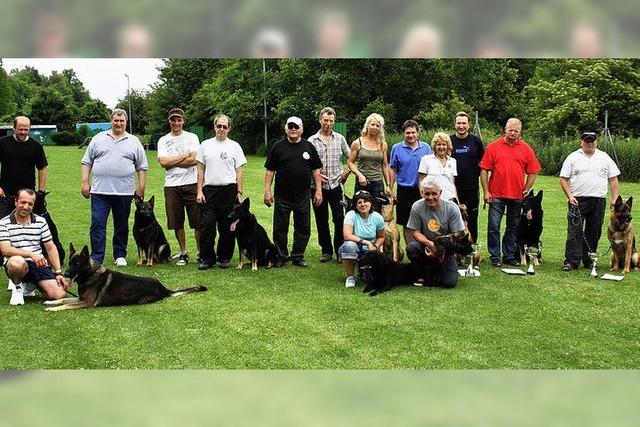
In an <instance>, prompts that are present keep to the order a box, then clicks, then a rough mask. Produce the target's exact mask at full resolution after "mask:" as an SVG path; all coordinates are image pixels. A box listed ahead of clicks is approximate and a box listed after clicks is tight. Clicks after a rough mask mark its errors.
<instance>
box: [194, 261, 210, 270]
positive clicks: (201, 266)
mask: <svg viewBox="0 0 640 427" xmlns="http://www.w3.org/2000/svg"><path fill="white" fill-rule="evenodd" d="M211 267H213V266H212V265H211V264H210V263H208V262H205V261H202V262H201V263H199V264H198V270H208V269H210V268H211Z"/></svg>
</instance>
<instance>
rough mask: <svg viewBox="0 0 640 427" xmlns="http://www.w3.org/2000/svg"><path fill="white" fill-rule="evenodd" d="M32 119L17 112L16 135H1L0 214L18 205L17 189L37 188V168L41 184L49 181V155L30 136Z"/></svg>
mask: <svg viewBox="0 0 640 427" xmlns="http://www.w3.org/2000/svg"><path fill="white" fill-rule="evenodd" d="M30 128H31V121H30V120H29V118H28V117H24V116H18V117H16V118H15V119H14V120H13V135H7V136H5V137H3V138H1V139H0V218H4V217H5V216H7V215H9V214H10V213H11V211H13V209H14V208H15V196H16V194H17V192H18V190H20V189H22V188H30V189H32V190H34V191H35V190H36V176H35V171H36V170H37V171H38V188H37V190H39V191H44V190H45V189H46V185H47V157H46V156H45V154H44V149H43V148H42V145H40V143H39V142H37V141H36V140H34V139H33V138H31V137H30V136H29V130H30Z"/></svg>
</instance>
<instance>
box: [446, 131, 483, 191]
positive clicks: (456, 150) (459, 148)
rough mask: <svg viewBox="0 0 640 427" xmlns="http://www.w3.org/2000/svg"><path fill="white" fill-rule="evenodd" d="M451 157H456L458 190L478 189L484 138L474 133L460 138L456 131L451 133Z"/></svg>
mask: <svg viewBox="0 0 640 427" xmlns="http://www.w3.org/2000/svg"><path fill="white" fill-rule="evenodd" d="M451 145H453V150H452V151H451V157H453V158H454V159H456V164H457V169H458V176H456V178H455V184H456V188H457V189H458V190H478V178H479V177H480V160H482V156H483V155H484V145H482V140H481V139H480V138H479V137H478V136H477V135H474V134H472V133H470V134H468V135H467V137H466V138H464V139H460V138H458V137H457V136H456V134H455V133H454V134H453V135H451Z"/></svg>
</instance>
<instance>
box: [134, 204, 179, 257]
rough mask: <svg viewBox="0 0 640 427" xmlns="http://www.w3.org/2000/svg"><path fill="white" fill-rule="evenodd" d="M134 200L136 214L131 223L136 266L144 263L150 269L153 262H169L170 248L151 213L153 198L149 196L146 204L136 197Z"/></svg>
mask: <svg viewBox="0 0 640 427" xmlns="http://www.w3.org/2000/svg"><path fill="white" fill-rule="evenodd" d="M134 200H135V203H136V214H135V218H134V221H133V238H134V239H135V241H136V245H137V246H138V263H137V265H142V264H144V263H145V262H146V263H147V267H150V266H152V265H153V262H154V261H155V262H158V263H160V264H165V263H167V262H169V260H170V259H171V248H170V247H169V242H167V238H166V237H165V236H164V231H162V227H161V226H160V224H159V223H158V220H157V219H156V216H155V214H154V213H153V205H154V202H155V196H151V198H150V199H149V200H148V201H146V202H145V201H144V200H143V199H142V198H141V197H138V196H136V197H135V198H134Z"/></svg>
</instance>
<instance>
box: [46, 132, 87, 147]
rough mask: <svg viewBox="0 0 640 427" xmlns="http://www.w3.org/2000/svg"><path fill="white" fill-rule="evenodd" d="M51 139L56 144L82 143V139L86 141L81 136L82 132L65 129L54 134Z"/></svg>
mask: <svg viewBox="0 0 640 427" xmlns="http://www.w3.org/2000/svg"><path fill="white" fill-rule="evenodd" d="M80 129H82V128H80ZM87 129H88V128H87ZM51 140H52V141H53V142H54V143H55V144H56V145H62V146H64V145H80V144H81V143H82V141H84V138H83V137H81V134H80V133H79V132H69V131H66V130H64V131H61V132H56V133H54V134H52V135H51Z"/></svg>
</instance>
